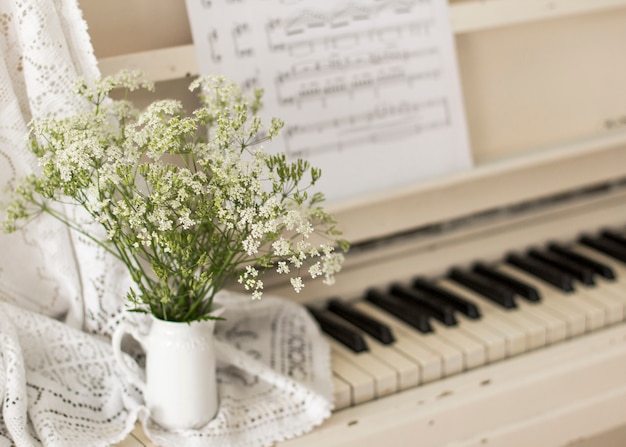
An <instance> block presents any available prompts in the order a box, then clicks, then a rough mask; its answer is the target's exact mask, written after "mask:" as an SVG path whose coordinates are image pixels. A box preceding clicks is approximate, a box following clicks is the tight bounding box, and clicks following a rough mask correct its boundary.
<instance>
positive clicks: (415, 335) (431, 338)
mask: <svg viewBox="0 0 626 447" xmlns="http://www.w3.org/2000/svg"><path fill="white" fill-rule="evenodd" d="M359 305H360V306H361V307H360V309H367V310H368V311H369V313H370V315H372V316H373V317H374V318H376V319H378V320H380V321H381V322H383V323H385V324H388V325H391V326H392V327H393V329H392V330H393V331H394V333H395V334H396V335H397V334H405V336H406V337H408V338H409V339H410V340H411V341H412V343H414V344H419V345H421V346H422V347H423V348H426V349H429V350H430V351H432V352H435V353H436V354H437V355H438V356H439V357H440V358H441V361H442V367H443V375H444V376H449V375H453V374H457V373H459V372H461V371H463V353H462V352H461V351H460V350H459V349H457V348H455V347H454V346H451V345H450V344H448V343H446V342H445V340H442V339H441V337H439V335H437V334H436V333H428V334H422V333H421V332H418V331H417V330H415V329H414V328H412V327H411V326H409V325H408V324H406V323H404V322H402V321H400V320H398V319H397V318H395V317H393V316H391V315H389V314H387V313H386V312H384V311H383V310H381V309H378V308H377V307H376V306H374V305H373V304H371V303H368V302H362V303H359Z"/></svg>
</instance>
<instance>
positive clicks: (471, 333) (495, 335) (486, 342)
mask: <svg viewBox="0 0 626 447" xmlns="http://www.w3.org/2000/svg"><path fill="white" fill-rule="evenodd" d="M457 320H458V322H459V326H458V330H459V331H462V332H464V333H466V334H467V336H468V337H473V338H474V339H476V340H477V341H478V342H479V343H481V344H482V345H483V346H484V347H485V353H486V354H487V363H493V362H497V361H498V360H502V359H504V358H506V355H507V352H506V340H505V339H504V337H503V336H502V335H501V334H500V333H499V332H497V331H494V330H493V329H491V328H490V327H489V326H485V325H483V324H481V323H482V320H481V319H478V320H473V319H470V318H467V317H465V316H464V315H462V314H460V313H457Z"/></svg>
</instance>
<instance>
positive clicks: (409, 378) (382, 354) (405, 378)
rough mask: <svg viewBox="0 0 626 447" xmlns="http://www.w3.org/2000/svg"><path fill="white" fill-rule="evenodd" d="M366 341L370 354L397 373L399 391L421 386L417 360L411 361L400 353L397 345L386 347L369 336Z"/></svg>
mask: <svg viewBox="0 0 626 447" xmlns="http://www.w3.org/2000/svg"><path fill="white" fill-rule="evenodd" d="M365 341H366V342H367V345H368V346H369V349H370V350H369V352H370V353H371V354H372V355H373V356H375V357H377V358H378V359H380V361H381V362H384V363H386V364H387V365H389V366H390V367H392V368H393V369H394V370H395V371H396V374H397V376H398V389H399V390H400V391H402V390H406V389H409V388H413V387H414V386H416V385H419V383H420V382H421V378H420V374H421V372H420V365H419V363H418V362H417V361H416V360H411V359H410V358H409V357H408V356H407V355H406V354H404V353H402V351H399V350H398V349H397V348H396V346H395V343H393V344H390V345H384V344H382V343H380V342H379V341H378V340H376V339H374V338H370V337H367V336H366V338H365Z"/></svg>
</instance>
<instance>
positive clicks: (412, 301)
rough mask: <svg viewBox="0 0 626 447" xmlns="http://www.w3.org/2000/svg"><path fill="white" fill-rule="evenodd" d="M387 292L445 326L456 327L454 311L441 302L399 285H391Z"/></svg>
mask: <svg viewBox="0 0 626 447" xmlns="http://www.w3.org/2000/svg"><path fill="white" fill-rule="evenodd" d="M389 292H390V293H391V294H392V295H394V296H397V297H399V298H403V299H404V300H405V301H406V302H407V303H408V304H409V305H410V306H416V308H417V309H418V310H420V309H425V312H426V313H428V314H430V315H431V316H432V317H433V318H436V319H437V320H439V321H441V322H442V323H443V324H445V325H446V326H454V325H456V318H455V317H454V309H453V308H452V307H450V306H448V305H445V304H444V303H442V302H441V301H437V300H434V299H432V298H430V297H428V296H427V295H424V294H421V293H420V292H419V291H417V290H415V289H409V288H408V287H405V286H403V285H400V284H392V285H391V287H390V288H389Z"/></svg>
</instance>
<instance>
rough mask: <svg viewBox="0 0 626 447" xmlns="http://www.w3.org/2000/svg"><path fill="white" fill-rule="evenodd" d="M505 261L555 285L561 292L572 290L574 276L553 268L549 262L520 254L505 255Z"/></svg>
mask: <svg viewBox="0 0 626 447" xmlns="http://www.w3.org/2000/svg"><path fill="white" fill-rule="evenodd" d="M506 261H507V262H508V263H509V264H511V265H514V266H515V267H518V268H520V269H522V270H524V271H526V272H528V273H530V274H531V275H534V276H536V277H537V278H539V279H541V280H543V281H545V282H547V283H550V284H552V285H553V286H555V287H558V288H559V289H561V290H562V291H563V292H573V291H574V277H573V276H572V275H569V274H567V273H563V272H561V271H559V270H557V269H555V268H553V267H552V266H551V265H550V264H546V263H545V262H541V261H538V260H536V259H532V258H528V257H526V256H520V255H509V256H507V258H506Z"/></svg>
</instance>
